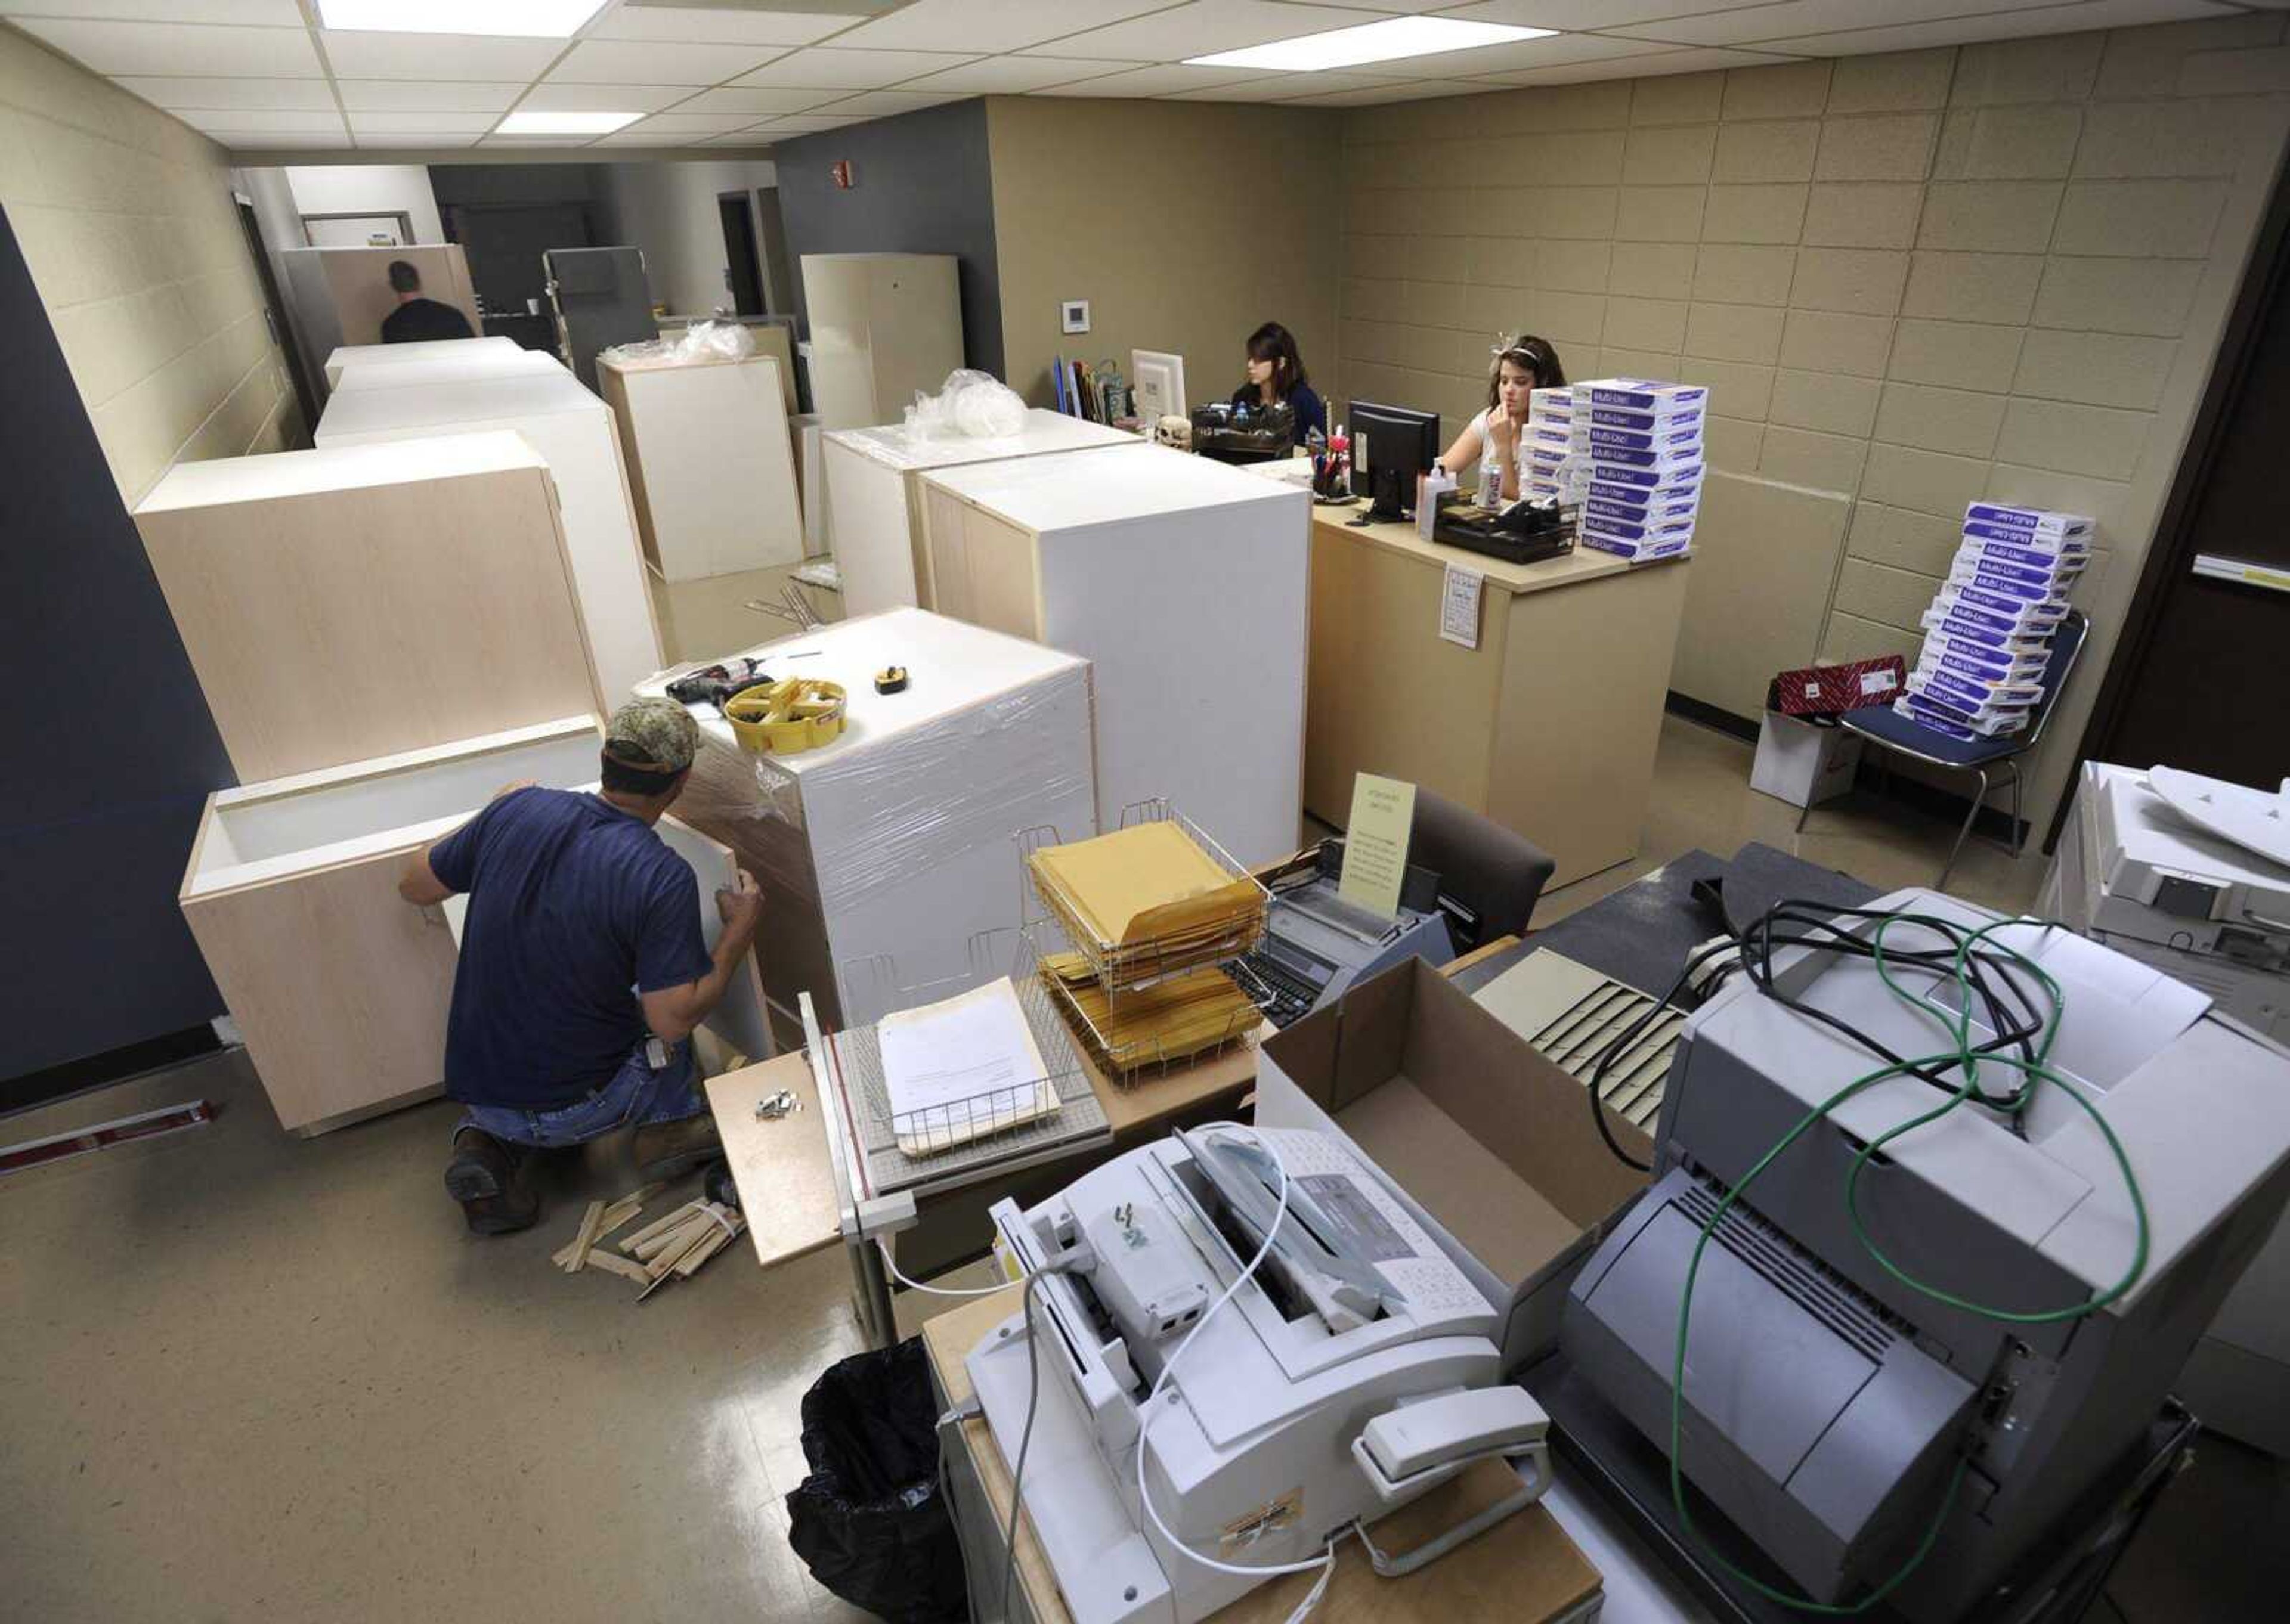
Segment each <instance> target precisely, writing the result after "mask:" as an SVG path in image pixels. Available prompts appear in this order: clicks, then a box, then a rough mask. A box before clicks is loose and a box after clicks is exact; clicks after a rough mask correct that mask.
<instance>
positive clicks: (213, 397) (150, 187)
mask: <svg viewBox="0 0 2290 1624" xmlns="http://www.w3.org/2000/svg"><path fill="white" fill-rule="evenodd" d="M0 207H4V208H5V209H6V211H7V215H8V221H9V224H10V225H11V226H12V228H14V231H15V234H16V239H17V241H18V243H19V244H20V245H21V247H22V249H23V253H24V258H25V260H26V262H27V263H28V265H29V266H30V267H31V271H32V279H33V282H34V283H35V284H36V286H37V287H38V289H39V292H40V300H41V302H42V303H43V304H44V305H45V306H46V307H47V311H48V316H49V320H50V321H51V322H52V324H54V327H55V330H56V336H57V338H58V339H59V340H60V341H61V343H62V346H63V350H64V355H65V357H66V359H67V360H68V362H69V364H70V366H71V372H72V378H73V380H74V381H75V382H76V383H77V384H78V386H79V392H80V396H81V399H82V400H83V402H84V404H85V405H86V408H87V412H88V415H89V416H90V418H91V419H92V420H93V421H94V424H95V431H96V436H97V437H98V439H99V440H100V441H101V443H102V445H103V450H104V455H105V457H106V458H107V459H108V461H109V463H110V466H111V473H112V477H113V478H114V479H115V480H116V482H117V484H118V486H119V493H120V496H121V498H122V500H124V501H125V502H126V503H127V504H128V505H129V506H130V507H132V506H133V505H134V503H135V502H136V501H137V500H138V499H140V497H141V496H142V495H143V493H144V492H147V491H148V490H149V489H150V488H151V486H152V484H154V483H155V482H156V480H157V479H158V478H159V476H161V475H162V474H164V472H165V471H166V470H167V468H168V467H169V466H170V465H171V464H172V463H174V462H177V461H189V460H198V459H203V458H209V457H230V456H237V455H240V454H243V453H244V452H256V451H276V450H280V449H283V448H284V445H285V444H287V442H288V440H289V438H290V437H292V436H293V435H294V434H295V433H296V432H297V431H296V427H295V423H294V418H295V417H296V416H297V415H298V414H297V411H296V408H295V406H294V404H293V400H294V397H293V394H292V389H291V388H290V387H289V385H288V382H287V379H286V372H285V364H284V359H283V358H282V357H281V356H280V355H279V353H278V350H277V348H276V346H275V345H274V344H273V343H272V342H271V339H270V332H269V327H268V323H267V321H266V320H265V317H264V312H263V301H262V290H261V284H260V282H259V281H258V280H257V279H256V276H255V272H254V262H253V260H252V256H251V254H250V252H249V251H248V248H247V244H246V239H245V236H244V234H243V232H242V231H241V229H240V227H239V222H238V217H237V213H236V206H235V205H234V204H233V203H232V201H231V191H230V171H229V165H228V163H227V162H226V161H225V158H224V155H223V150H222V148H220V147H218V146H217V145H216V144H215V143H214V142H213V141H212V140H209V139H208V138H207V137H205V136H204V135H202V134H200V133H199V132H197V131H196V130H193V129H191V128H190V127H189V126H188V125H186V124H179V123H177V122H176V121H175V120H174V119H172V118H170V117H168V116H166V115H165V114H164V113H161V112H159V111H158V110H157V109H156V108H152V107H150V106H148V105H147V104H146V103H144V102H142V101H139V100H136V99H135V98H134V97H132V96H130V95H128V94H127V93H126V92H124V91H122V90H120V89H118V88H117V87H116V86H114V85H112V84H108V83H106V82H105V81H103V80H101V79H99V78H97V77H95V76H93V75H92V74H89V73H86V72H84V70H82V69H81V68H78V67H76V66H75V65H74V64H72V63H70V62H67V61H65V60H63V59H62V58H61V57H59V56H56V55H54V54H53V53H52V52H49V51H47V50H46V49H45V48H44V47H43V46H41V45H40V44H37V43H36V42H35V41H33V40H32V39H30V38H28V37H27V36H24V35H22V34H20V33H18V32H16V31H15V30H13V29H12V28H7V27H6V26H4V25H0Z"/></svg>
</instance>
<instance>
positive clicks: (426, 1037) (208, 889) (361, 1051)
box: [179, 716, 771, 1135]
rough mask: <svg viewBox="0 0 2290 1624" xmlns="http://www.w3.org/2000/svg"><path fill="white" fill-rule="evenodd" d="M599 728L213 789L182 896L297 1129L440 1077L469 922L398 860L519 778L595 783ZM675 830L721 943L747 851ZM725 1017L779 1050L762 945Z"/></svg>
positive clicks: (354, 1115) (383, 1104)
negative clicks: (427, 893) (461, 927)
mask: <svg viewBox="0 0 2290 1624" xmlns="http://www.w3.org/2000/svg"><path fill="white" fill-rule="evenodd" d="M598 737H599V735H598V731H597V723H596V720H595V718H594V717H592V716H570V717H566V718H564V719H562V720H560V721H556V722H549V723H543V724H538V725H535V726H532V727H525V728H519V729H515V730H512V731H509V732H500V733H495V734H492V735H489V736H487V737H484V738H479V739H470V740H462V741H460V742H459V743H455V744H448V745H439V746H436V747H433V748H428V749H422V750H412V751H408V752H405V753H404V754H401V755H397V756H384V757H381V758H380V759H378V760H373V761H364V762H357V763H355V764H350V765H348V766H343V767H335V768H330V769H328V770H326V771H324V772H312V773H304V774H300V775H299V776H296V777H292V778H284V779H277V780H271V781H269V782H267V783H258V784H250V785H246V786H244V787H242V788H236V789H227V790H223V791H220V792H219V793H218V794H215V795H212V796H209V797H208V798H207V804H206V810H205V812H204V815H203V816H202V818H201V820H200V822H199V832H198V837H197V839H196V843H195V844H193V846H192V849H191V857H190V862H189V865H188V868H187V869H186V871H185V873H184V876H183V884H182V888H181V891H180V897H179V900H180V903H181V906H182V909H183V916H184V918H185V920H186V921H187V922H188V924H189V925H190V928H191V933H192V935H193V936H194V937H195V938H196V940H197V941H198V944H199V951H200V952H201V953H202V954H203V955H204V956H205V959H206V963H207V969H208V971H209V972H210V973H212V975H213V977H214V979H215V985H216V986H217V987H218V988H220V989H221V991H222V995H223V1002H224V1004H225V1006H226V1007H227V1008H228V1010H229V1011H230V1013H231V1018H232V1019H233V1020H235V1021H236V1022H237V1024H238V1028H239V1030H240V1033H241V1035H242V1036H244V1038H245V1040H246V1048H247V1053H248V1055H249V1057H250V1058H251V1059H252V1060H253V1062H254V1067H255V1070H256V1072H257V1074H258V1075H259V1076H260V1079H261V1082H262V1086H263V1091H264V1092H265V1093H267V1094H268V1096H269V1100H270V1103H271V1107H272V1108H273V1109H274V1110H275V1111H276V1113H277V1116H278V1122H279V1125H280V1126H282V1127H284V1128H285V1129H287V1130H288V1131H289V1132H294V1133H298V1134H305V1135H307V1134H313V1133H322V1132H325V1131H326V1130H328V1129H330V1128H335V1127H340V1126H343V1125H344V1124H348V1123H352V1122H356V1121H358V1120H359V1119H361V1118H363V1117H366V1116H373V1115H375V1114H376V1113H378V1112H381V1111H386V1110H388V1109H391V1108H395V1107H396V1106H400V1105H405V1104H410V1103H412V1101H413V1100H420V1099H423V1098H426V1097H427V1096H428V1095H430V1094H432V1093H434V1092H436V1091H437V1089H438V1087H439V1086H440V1078H441V1073H442V1068H443V1066H444V1052H445V1018H446V1014H447V1012H448V1011H449V1010H450V1008H451V1006H452V991H453V967H454V964H455V961H456V957H457V953H456V948H455V946H454V929H453V926H452V924H451V923H450V922H449V920H448V918H447V916H446V910H445V909H442V908H412V907H409V906H407V905H406V903H405V902H404V901H403V900H401V899H400V898H399V897H398V894H397V876H398V874H399V872H400V870H401V869H402V868H404V863H405V860H406V859H407V857H409V856H410V855H411V854H412V853H413V852H417V851H419V850H420V849H421V848H423V847H424V846H427V845H428V844H430V843H431V842H433V841H435V840H437V839H439V838H441V837H442V836H444V835H446V834H448V833H450V832H451V831H452V829H454V828H457V827H459V826H460V824H461V823H462V822H464V821H465V820H468V818H469V817H471V816H472V815H474V814H475V813H476V812H477V811H478V809H479V808H481V807H483V806H484V804H485V802H486V801H487V800H488V799H489V798H490V797H491V796H492V793H493V792H494V791H495V790H496V789H498V788H500V787H501V786H502V785H504V784H508V783H513V782H516V781H518V780H532V781H533V782H535V783H539V784H541V785H543V786H547V787H550V788H586V787H589V785H591V784H592V783H593V781H594V780H595V777H596V773H597V745H598ZM660 832H661V837H662V838H663V839H666V840H668V841H669V844H671V845H672V846H674V847H675V848H676V849H677V851H678V852H680V853H681V854H682V855H683V856H684V857H685V860H687V861H689V862H691V863H692V864H693V870H694V873H695V875H696V876H697V880H698V891H699V897H698V900H699V905H700V908H701V920H702V922H703V924H704V925H705V927H706V930H707V934H708V939H709V942H710V944H711V945H712V944H713V942H714V941H715V940H716V938H717V935H718V934H720V931H721V926H720V923H719V921H718V917H717V911H716V907H715V902H714V892H715V891H716V889H717V887H718V886H721V885H724V884H729V883H730V882H731V879H732V878H733V874H734V872H735V870H734V868H733V860H732V856H731V853H730V852H728V851H727V850H726V849H725V847H724V846H723V845H722V844H719V843H717V842H715V841H712V840H709V839H708V838H707V837H705V836H701V835H699V834H698V833H697V832H696V831H694V830H692V829H690V828H685V827H682V826H680V825H677V824H676V823H675V821H674V820H668V819H664V820H661V826H660ZM709 1024H710V1026H711V1027H713V1028H716V1029H717V1031H718V1033H719V1034H720V1035H721V1036H723V1038H724V1039H725V1042H726V1043H728V1044H731V1045H732V1046H733V1048H735V1049H738V1050H739V1051H740V1052H742V1053H744V1054H746V1055H748V1056H749V1058H751V1059H755V1058H760V1057H762V1056H765V1055H767V1054H769V1053H770V1052H771V1038H770V1033H769V1028H768V1026H767V1025H766V1023H765V1020H764V1014H763V1003H762V988H761V986H760V984H759V983H758V982H757V980H756V977H755V961H754V959H753V957H752V956H750V957H749V959H748V960H747V961H746V962H745V964H743V966H742V969H741V973H740V974H739V976H737V977H735V979H734V988H733V994H732V995H731V996H727V997H726V998H725V1002H724V1004H723V1005H722V1006H721V1008H719V1010H718V1012H717V1016H716V1017H715V1018H714V1019H713V1020H711V1021H710V1022H709Z"/></svg>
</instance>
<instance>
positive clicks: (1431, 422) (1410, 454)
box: [1345, 400, 1439, 522]
mask: <svg viewBox="0 0 2290 1624" xmlns="http://www.w3.org/2000/svg"><path fill="white" fill-rule="evenodd" d="M1345 428H1346V432H1348V433H1349V435H1350V436H1351V443H1352V446H1351V450H1352V488H1353V490H1355V491H1357V492H1362V493H1364V494H1365V496H1366V497H1367V499H1368V508H1367V512H1366V513H1365V515H1364V516H1363V519H1362V522H1365V520H1366V519H1404V518H1405V517H1406V516H1407V513H1408V510H1409V509H1410V508H1413V507H1414V505H1415V482H1416V481H1417V480H1418V479H1421V477H1422V476H1424V475H1426V474H1428V473H1429V472H1430V471H1431V465H1432V464H1433V463H1435V462H1437V461H1438V460H1439V414H1438V413H1437V412H1415V411H1411V410H1410V409H1409V408H1407V407H1405V406H1379V405H1377V404H1374V403H1373V402H1372V401H1365V400H1356V401H1354V402H1352V414H1351V420H1350V421H1349V423H1347V424H1346V425H1345Z"/></svg>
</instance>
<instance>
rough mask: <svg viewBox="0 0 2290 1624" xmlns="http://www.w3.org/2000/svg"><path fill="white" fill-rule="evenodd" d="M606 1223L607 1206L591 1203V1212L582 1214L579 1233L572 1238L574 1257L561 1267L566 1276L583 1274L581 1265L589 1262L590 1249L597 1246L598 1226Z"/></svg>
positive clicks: (565, 1261)
mask: <svg viewBox="0 0 2290 1624" xmlns="http://www.w3.org/2000/svg"><path fill="white" fill-rule="evenodd" d="M604 1221H605V1204H604V1203H603V1202H601V1201H592V1202H590V1203H589V1210H588V1211H587V1212H583V1213H581V1228H580V1229H579V1231H578V1232H577V1233H576V1234H574V1236H573V1255H572V1256H571V1257H569V1258H567V1259H566V1260H564V1263H563V1264H561V1265H560V1266H559V1267H561V1268H563V1269H564V1272H565V1273H566V1274H568V1275H577V1274H579V1273H580V1272H581V1264H582V1263H583V1262H585V1261H587V1260H588V1257H589V1247H591V1246H593V1245H595V1244H597V1225H598V1224H600V1223H602V1222H604Z"/></svg>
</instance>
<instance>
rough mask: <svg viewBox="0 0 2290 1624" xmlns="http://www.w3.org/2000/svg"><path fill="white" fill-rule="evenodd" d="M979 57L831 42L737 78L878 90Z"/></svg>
mask: <svg viewBox="0 0 2290 1624" xmlns="http://www.w3.org/2000/svg"><path fill="white" fill-rule="evenodd" d="M976 60H978V58H977V53H976V52H956V51H844V50H838V49H837V48H836V47H835V46H832V45H822V46H817V47H814V48H813V49H812V50H809V51H797V52H791V53H789V55H786V56H783V57H781V58H780V60H778V61H776V62H772V63H768V64H766V65H765V66H764V67H762V68H757V69H756V71H755V72H753V73H750V74H743V75H741V77H740V79H739V81H738V82H739V83H740V84H774V85H798V84H800V85H810V86H813V87H815V88H818V89H821V90H854V91H855V90H877V89H879V88H881V87H882V86H884V85H886V84H898V83H899V82H900V81H901V80H902V79H913V78H918V77H920V76H922V75H924V74H926V73H936V72H939V71H941V69H944V68H959V67H961V66H963V65H964V64H965V63H966V62H973V61H976Z"/></svg>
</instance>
